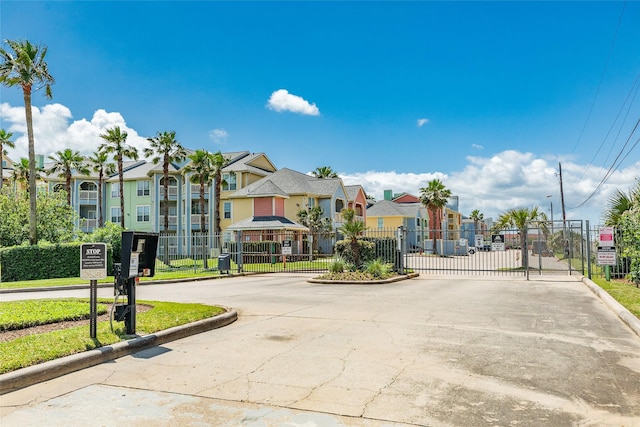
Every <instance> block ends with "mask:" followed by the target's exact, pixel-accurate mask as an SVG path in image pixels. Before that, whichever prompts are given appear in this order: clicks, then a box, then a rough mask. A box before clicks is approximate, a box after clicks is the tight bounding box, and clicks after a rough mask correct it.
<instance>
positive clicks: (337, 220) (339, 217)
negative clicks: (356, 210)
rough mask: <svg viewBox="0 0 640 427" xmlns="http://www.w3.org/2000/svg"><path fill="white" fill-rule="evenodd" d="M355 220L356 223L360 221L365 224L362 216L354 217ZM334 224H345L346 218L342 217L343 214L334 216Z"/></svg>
mask: <svg viewBox="0 0 640 427" xmlns="http://www.w3.org/2000/svg"><path fill="white" fill-rule="evenodd" d="M353 220H354V221H360V222H364V217H363V216H361V215H354V216H353ZM333 222H336V223H344V218H343V216H342V214H341V213H336V214H334V215H333Z"/></svg>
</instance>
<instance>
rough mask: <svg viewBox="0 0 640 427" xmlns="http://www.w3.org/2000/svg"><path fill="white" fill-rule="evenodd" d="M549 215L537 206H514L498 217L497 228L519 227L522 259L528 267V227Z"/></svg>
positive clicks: (544, 219)
mask: <svg viewBox="0 0 640 427" xmlns="http://www.w3.org/2000/svg"><path fill="white" fill-rule="evenodd" d="M546 220H547V215H546V214H545V213H544V212H543V211H541V210H539V208H538V207H537V206H534V207H533V208H531V209H528V208H512V209H509V210H507V211H505V212H503V213H502V214H500V216H499V217H498V219H497V221H496V224H495V226H494V229H495V230H503V229H505V228H510V227H512V228H517V229H518V234H519V235H520V247H521V251H522V260H523V263H525V267H526V261H525V260H526V259H527V258H526V255H527V245H526V238H527V229H528V225H529V223H531V222H540V221H546Z"/></svg>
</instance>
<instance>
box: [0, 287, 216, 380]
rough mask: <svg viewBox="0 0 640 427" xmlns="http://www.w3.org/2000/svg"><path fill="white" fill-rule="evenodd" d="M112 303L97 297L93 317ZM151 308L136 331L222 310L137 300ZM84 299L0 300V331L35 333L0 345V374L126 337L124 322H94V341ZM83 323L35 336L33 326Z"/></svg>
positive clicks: (138, 317) (153, 329)
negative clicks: (112, 328) (23, 330)
mask: <svg viewBox="0 0 640 427" xmlns="http://www.w3.org/2000/svg"><path fill="white" fill-rule="evenodd" d="M112 302H113V301H111V300H104V299H101V300H100V301H99V304H98V314H99V315H100V314H105V313H107V307H108V303H112ZM137 303H138V304H142V305H147V306H150V309H149V310H147V311H144V312H139V313H137V314H136V332H137V334H138V335H146V334H151V333H154V332H158V331H161V330H165V329H169V328H172V327H174V326H179V325H184V324H186V323H191V322H195V321H198V320H202V319H206V318H209V317H213V316H216V315H218V314H221V313H223V312H224V311H225V309H224V308H222V307H216V306H209V305H204V304H182V303H173V302H160V301H137ZM89 312H90V306H89V300H88V299H81V298H66V299H62V300H25V301H8V302H0V332H6V331H11V330H16V329H24V328H29V327H34V328H35V330H34V331H33V332H34V333H32V334H30V335H26V336H21V337H18V338H14V339H10V340H8V341H4V342H0V374H2V373H6V372H10V371H13V370H16V369H20V368H25V367H27V366H31V365H35V364H38V363H43V362H46V361H49V360H54V359H57V358H60V357H63V356H68V355H71V354H75V353H80V352H83V351H87V350H92V349H95V348H98V347H102V346H105V345H110V344H114V343H116V342H119V341H124V340H126V339H127V336H126V333H125V326H124V323H123V322H113V327H114V330H113V331H112V330H111V327H110V322H109V321H108V320H106V321H101V322H98V324H97V334H96V335H97V336H96V338H95V339H92V338H91V337H90V333H89ZM83 319H84V320H86V324H83V325H81V326H74V327H69V328H65V329H61V330H55V331H45V332H38V329H39V328H38V327H42V329H46V328H44V325H47V324H51V323H56V322H62V321H77V320H83Z"/></svg>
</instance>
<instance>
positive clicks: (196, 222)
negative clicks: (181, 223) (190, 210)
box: [191, 214, 209, 226]
mask: <svg viewBox="0 0 640 427" xmlns="http://www.w3.org/2000/svg"><path fill="white" fill-rule="evenodd" d="M204 223H205V225H208V224H209V215H205V216H204ZM191 225H192V226H193V225H200V214H193V215H191Z"/></svg>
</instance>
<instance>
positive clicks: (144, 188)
mask: <svg viewBox="0 0 640 427" xmlns="http://www.w3.org/2000/svg"><path fill="white" fill-rule="evenodd" d="M137 184H138V186H137V187H138V197H144V196H148V195H149V181H138V183H137Z"/></svg>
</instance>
